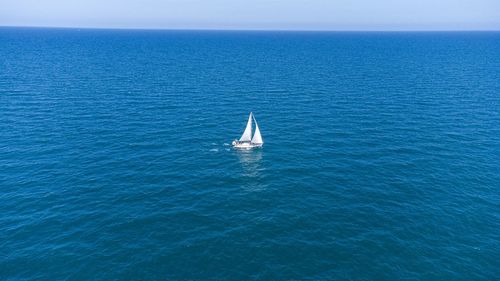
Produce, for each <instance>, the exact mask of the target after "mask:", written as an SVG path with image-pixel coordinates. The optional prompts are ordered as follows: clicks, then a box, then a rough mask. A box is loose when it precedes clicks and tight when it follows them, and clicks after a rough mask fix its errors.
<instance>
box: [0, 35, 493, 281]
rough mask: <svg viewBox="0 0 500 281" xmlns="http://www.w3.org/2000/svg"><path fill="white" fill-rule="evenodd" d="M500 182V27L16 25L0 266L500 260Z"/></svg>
mask: <svg viewBox="0 0 500 281" xmlns="http://www.w3.org/2000/svg"><path fill="white" fill-rule="evenodd" d="M250 111H253V112H254V114H255V117H256V118H257V121H258V122H259V126H260V129H261V132H262V135H263V138H264V141H265V144H264V147H263V148H262V149H258V150H252V151H236V150H234V149H232V148H231V147H230V145H229V144H230V143H231V141H232V140H233V139H235V138H238V137H239V136H240V134H241V133H242V132H243V129H244V127H245V123H246V118H247V116H248V113H249V112H250ZM499 188H500V33H495V32H477V33H460V32H456V33H321V32H320V33H315V32H309V33H301V32H217V31H211V32H209V31H140V30H136V31H131V30H77V29H26V28H0V279H2V280H31V279H36V280H64V279H67V280H89V279H90V280H115V279H118V280H292V279H293V280H391V279H392V280H494V279H496V278H498V276H500V269H499V268H500V264H499V259H500V254H499V253H500V207H499V206H500V190H499Z"/></svg>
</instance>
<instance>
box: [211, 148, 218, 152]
mask: <svg viewBox="0 0 500 281" xmlns="http://www.w3.org/2000/svg"><path fill="white" fill-rule="evenodd" d="M210 151H212V152H218V151H219V149H218V148H212V149H210Z"/></svg>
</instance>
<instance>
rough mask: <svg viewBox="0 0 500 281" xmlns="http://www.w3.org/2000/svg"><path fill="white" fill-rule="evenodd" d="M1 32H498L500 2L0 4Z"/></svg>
mask: <svg viewBox="0 0 500 281" xmlns="http://www.w3.org/2000/svg"><path fill="white" fill-rule="evenodd" d="M0 26H44V27H82V28H144V29H256V30H262V29H263V30H267V29H269V30H348V31H350V30H389V31H394V30H500V0H0Z"/></svg>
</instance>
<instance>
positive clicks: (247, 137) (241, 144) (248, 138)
mask: <svg viewBox="0 0 500 281" xmlns="http://www.w3.org/2000/svg"><path fill="white" fill-rule="evenodd" d="M252 121H253V122H255V134H254V135H253V137H252ZM263 144H264V140H262V135H261V134H260V130H259V125H258V124H257V120H255V117H254V116H253V114H252V112H250V116H248V122H247V127H246V128H245V131H244V132H243V135H241V138H240V139H239V140H234V141H233V146H234V147H235V148H246V149H250V148H254V147H261V146H262V145H263Z"/></svg>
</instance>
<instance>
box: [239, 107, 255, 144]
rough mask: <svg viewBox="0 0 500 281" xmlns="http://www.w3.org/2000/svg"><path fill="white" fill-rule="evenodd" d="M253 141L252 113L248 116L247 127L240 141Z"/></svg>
mask: <svg viewBox="0 0 500 281" xmlns="http://www.w3.org/2000/svg"><path fill="white" fill-rule="evenodd" d="M251 139H252V112H250V116H248V122H247V127H246V128H245V131H244V132H243V135H241V138H240V141H250V140H251Z"/></svg>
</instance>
